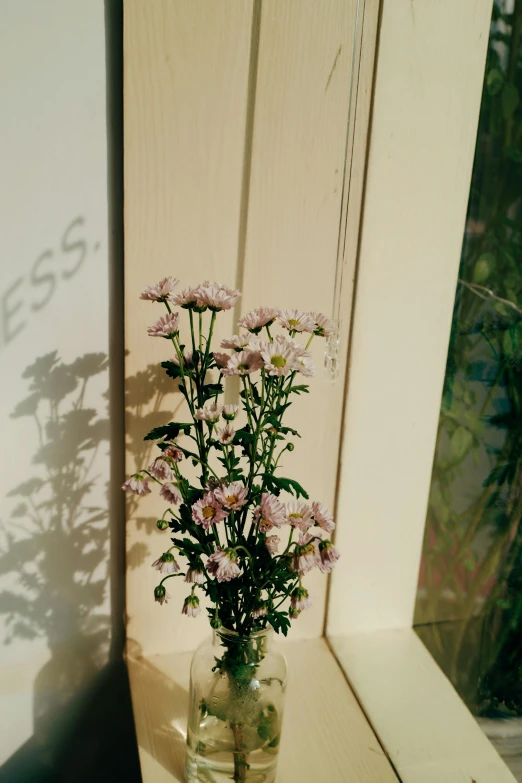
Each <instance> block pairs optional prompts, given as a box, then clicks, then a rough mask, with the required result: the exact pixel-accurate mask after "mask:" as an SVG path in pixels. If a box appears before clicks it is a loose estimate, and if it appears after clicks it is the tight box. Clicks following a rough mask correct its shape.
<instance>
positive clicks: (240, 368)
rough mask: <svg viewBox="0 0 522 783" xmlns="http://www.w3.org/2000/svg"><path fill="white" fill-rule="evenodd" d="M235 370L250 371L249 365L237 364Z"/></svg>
mask: <svg viewBox="0 0 522 783" xmlns="http://www.w3.org/2000/svg"><path fill="white" fill-rule="evenodd" d="M237 369H238V370H249V369H250V365H249V364H238V366H237Z"/></svg>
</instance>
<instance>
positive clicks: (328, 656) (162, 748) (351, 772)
mask: <svg viewBox="0 0 522 783" xmlns="http://www.w3.org/2000/svg"><path fill="white" fill-rule="evenodd" d="M132 648H133V645H132V642H129V651H128V656H127V662H128V668H129V676H130V683H131V691H132V702H133V711H134V718H135V722H136V733H137V738H138V746H139V754H140V763H141V771H142V777H143V783H182V781H184V780H185V777H184V766H185V736H186V733H185V732H186V722H187V708H188V687H189V667H190V661H191V658H192V653H182V654H173V655H157V656H150V657H146V658H145V657H140V656H139V654H137V653H136V651H135V650H133V649H132ZM281 649H282V651H283V652H284V654H285V655H286V657H287V660H288V666H289V671H290V679H289V685H288V693H287V700H286V708H285V716H284V723H283V741H282V745H281V755H280V759H279V765H278V776H277V780H278V783H297V781H299V783H318V782H319V781H328V783H346V782H347V781H348V780H349V781H350V783H397V777H396V775H395V773H394V772H393V769H392V767H391V765H390V763H389V761H388V759H387V758H386V756H385V754H384V752H383V750H382V748H381V746H380V744H379V742H378V740H377V738H376V737H375V734H374V733H373V731H372V729H371V727H370V725H369V724H368V721H367V720H366V718H365V716H364V713H363V712H362V710H361V708H360V706H359V704H358V702H357V700H356V698H355V696H354V695H353V693H352V691H351V690H350V688H349V686H348V684H347V681H346V679H345V677H344V675H343V673H342V671H341V669H340V668H339V666H338V664H337V662H336V660H335V658H334V657H333V655H332V653H331V652H330V650H329V648H328V646H327V644H326V642H325V641H324V639H313V640H308V641H302V640H300V641H298V642H293V641H285V642H283V643H282V644H281Z"/></svg>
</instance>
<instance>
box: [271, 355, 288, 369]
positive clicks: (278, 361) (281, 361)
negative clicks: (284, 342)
mask: <svg viewBox="0 0 522 783" xmlns="http://www.w3.org/2000/svg"><path fill="white" fill-rule="evenodd" d="M270 364H273V365H274V367H284V366H285V364H286V359H285V357H284V356H272V358H271V359H270Z"/></svg>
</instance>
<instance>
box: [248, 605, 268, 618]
mask: <svg viewBox="0 0 522 783" xmlns="http://www.w3.org/2000/svg"><path fill="white" fill-rule="evenodd" d="M267 614H268V607H267V605H266V604H265V603H262V604H259V605H258V606H256V608H255V609H253V610H252V613H251V616H252V617H253V618H254V620H258V619H259V618H260V617H266V616H267Z"/></svg>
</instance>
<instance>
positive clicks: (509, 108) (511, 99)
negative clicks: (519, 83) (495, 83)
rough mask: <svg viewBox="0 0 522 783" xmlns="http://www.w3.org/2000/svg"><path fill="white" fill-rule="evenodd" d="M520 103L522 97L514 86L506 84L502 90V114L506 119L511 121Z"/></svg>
mask: <svg viewBox="0 0 522 783" xmlns="http://www.w3.org/2000/svg"><path fill="white" fill-rule="evenodd" d="M519 103H520V96H519V94H518V90H517V88H516V87H515V85H514V84H506V85H505V86H504V89H503V90H502V113H503V115H504V119H506V120H510V119H511V117H512V116H513V114H514V113H515V109H516V108H517V106H518V104H519Z"/></svg>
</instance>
